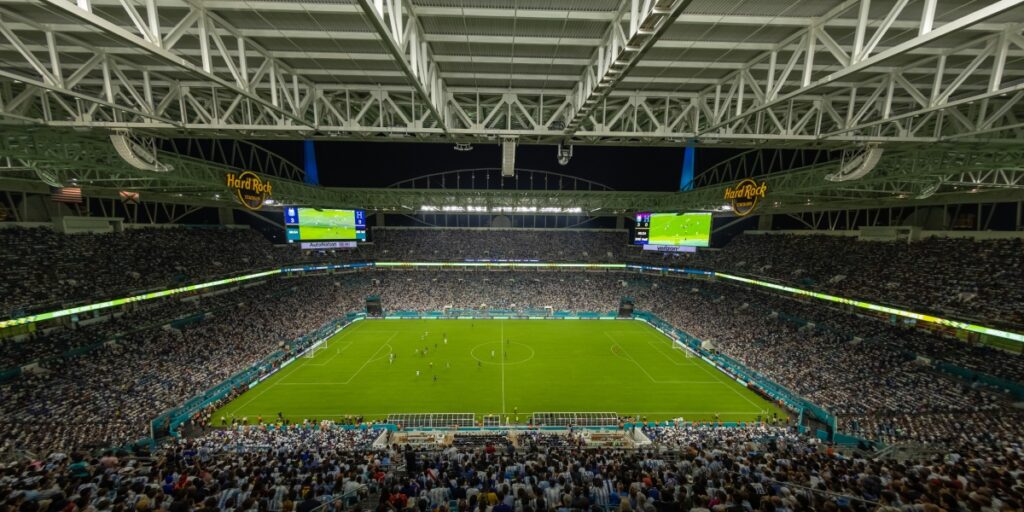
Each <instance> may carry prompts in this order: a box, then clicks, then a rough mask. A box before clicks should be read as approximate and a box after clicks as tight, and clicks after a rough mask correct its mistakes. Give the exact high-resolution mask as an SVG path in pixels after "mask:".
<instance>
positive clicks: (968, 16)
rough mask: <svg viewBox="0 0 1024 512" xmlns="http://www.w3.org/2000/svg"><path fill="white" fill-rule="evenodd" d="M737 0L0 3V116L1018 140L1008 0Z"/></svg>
mask: <svg viewBox="0 0 1024 512" xmlns="http://www.w3.org/2000/svg"><path fill="white" fill-rule="evenodd" d="M442 4H443V5H442ZM753 4H754V3H752V2H741V3H738V4H737V5H731V4H730V6H729V8H724V7H723V4H722V3H721V2H711V1H700V0H692V1H688V0H593V1H592V2H587V4H586V5H585V6H583V7H581V6H580V5H579V4H578V2H575V3H574V2H572V1H571V0H551V1H550V2H546V3H545V5H544V6H535V7H533V8H530V9H523V8H519V7H518V6H517V4H516V2H514V1H513V0H494V1H493V2H487V3H486V4H481V5H485V6H480V5H477V4H472V5H470V3H468V2H437V1H435V0H352V1H351V2H332V3H312V2H304V1H276V2H275V1H272V0H270V1H263V0H261V1H258V2H257V1H252V0H206V1H200V0H0V122H3V123H17V124H38V125H45V126H53V127H75V128H98V129H113V128H129V129H139V130H147V131H149V132H151V133H154V134H160V135H164V136H179V135H181V134H185V133H187V134H190V135H193V136H204V137H220V136H233V137H266V138H308V137H312V138H344V139H382V140H428V141H453V140H454V141H458V142H477V143H482V142H497V141H498V140H500V138H501V137H517V138H518V139H519V143H520V144H526V143H551V144H557V143H559V142H566V140H567V139H568V142H570V143H576V144H615V145H623V144H645V145H679V144H682V143H695V144H699V145H705V146H716V145H720V146H730V145H732V146H759V145H769V146H777V147H784V146H790V147H841V146H849V145H854V144H861V143H868V142H873V143H882V144H897V145H898V144H907V143H918V144H920V143H935V142H957V143H979V142H981V143H989V144H1017V143H1018V142H1019V140H1020V139H1021V135H1024V133H1022V130H1024V119H1022V118H1024V106H1022V104H1021V99H1022V98H1024V28H1022V27H1024V7H1022V5H1024V0H993V1H985V2H982V1H979V2H972V3H967V4H965V3H964V2H959V1H955V0H918V1H910V0H846V1H844V2H841V3H839V4H838V5H836V4H832V5H829V6H825V7H822V5H821V4H822V3H821V2H795V3H794V2H792V1H785V0H762V1H759V2H756V4H757V5H753ZM766 13H771V15H768V14H766Z"/></svg>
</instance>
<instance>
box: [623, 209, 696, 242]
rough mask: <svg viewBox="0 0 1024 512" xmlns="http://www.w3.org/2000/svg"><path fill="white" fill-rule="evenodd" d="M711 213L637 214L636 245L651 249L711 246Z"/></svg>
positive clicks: (634, 239)
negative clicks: (651, 247)
mask: <svg viewBox="0 0 1024 512" xmlns="http://www.w3.org/2000/svg"><path fill="white" fill-rule="evenodd" d="M710 240H711V213H647V212H642V213H637V214H636V230H635V231H634V234H633V243H634V244H638V245H650V246H689V247H708V246H709V245H710Z"/></svg>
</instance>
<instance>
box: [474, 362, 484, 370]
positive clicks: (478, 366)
mask: <svg viewBox="0 0 1024 512" xmlns="http://www.w3.org/2000/svg"><path fill="white" fill-rule="evenodd" d="M476 367H477V368H483V367H484V362H483V361H480V360H477V362H476Z"/></svg>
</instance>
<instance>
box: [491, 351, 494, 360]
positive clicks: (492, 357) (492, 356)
mask: <svg viewBox="0 0 1024 512" xmlns="http://www.w3.org/2000/svg"><path fill="white" fill-rule="evenodd" d="M491 359H494V351H493V350H492V351H491Z"/></svg>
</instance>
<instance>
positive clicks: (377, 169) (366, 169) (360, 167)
mask: <svg viewBox="0 0 1024 512" xmlns="http://www.w3.org/2000/svg"><path fill="white" fill-rule="evenodd" d="M258 144H260V145H262V146H264V147H266V148H267V149H269V150H270V151H273V152H275V153H277V154H279V155H281V156H282V157H284V158H287V159H289V160H291V161H292V162H294V163H295V164H296V165H298V166H299V167H302V166H303V162H302V142H301V141H269V142H267V141H264V142H258ZM473 147H474V149H473V150H472V151H468V152H462V151H455V149H454V148H453V145H452V144H426V143H383V142H334V141H317V142H316V153H317V164H318V168H319V171H320V184H321V185H324V186H330V187H386V186H388V185H390V184H392V183H394V182H396V181H401V180H404V179H407V178H413V177H417V176H422V175H424V174H431V173H435V172H441V171H452V170H457V169H471V168H480V167H500V166H501V146H500V145H498V144H474V146H473ZM555 153H556V147H555V146H519V147H518V148H516V167H517V168H519V169H534V170H541V171H551V172H558V173H563V174H568V175H571V176H578V177H581V178H586V179H589V180H593V181H596V182H598V183H603V184H605V185H608V186H610V187H612V188H615V189H618V190H662V191H672V190H678V188H679V173H680V171H681V169H682V164H683V148H682V147H678V148H652V147H642V146H641V147H607V146H576V147H575V148H574V150H573V157H572V160H571V161H570V162H569V165H567V166H564V167H563V166H561V165H558V161H557V159H556V155H555ZM734 154H736V151H735V150H721V149H703V148H698V149H697V158H696V160H697V161H696V166H695V171H696V173H697V174H699V173H700V172H701V171H702V170H703V169H706V168H707V167H709V166H711V165H713V164H715V163H717V162H719V161H721V160H723V159H725V158H728V157H730V156H732V155H734Z"/></svg>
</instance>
